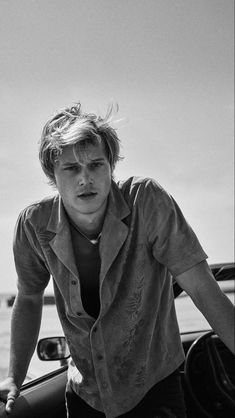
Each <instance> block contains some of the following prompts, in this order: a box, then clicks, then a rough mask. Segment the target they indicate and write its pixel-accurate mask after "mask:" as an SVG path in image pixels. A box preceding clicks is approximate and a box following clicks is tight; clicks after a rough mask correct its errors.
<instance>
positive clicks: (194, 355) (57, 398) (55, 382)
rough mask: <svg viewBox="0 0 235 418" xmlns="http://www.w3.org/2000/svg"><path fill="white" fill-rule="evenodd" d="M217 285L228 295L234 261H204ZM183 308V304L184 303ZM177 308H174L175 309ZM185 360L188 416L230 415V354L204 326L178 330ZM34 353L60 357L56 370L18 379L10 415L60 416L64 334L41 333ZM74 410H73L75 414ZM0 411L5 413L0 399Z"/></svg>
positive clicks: (234, 373)
mask: <svg viewBox="0 0 235 418" xmlns="http://www.w3.org/2000/svg"><path fill="white" fill-rule="evenodd" d="M210 267H211V270H212V272H213V274H214V277H215V279H216V280H217V281H218V283H219V285H220V286H221V288H222V289H223V291H224V292H225V293H226V294H227V295H228V296H229V297H230V298H232V299H233V298H234V276H235V265H234V263H221V264H213V265H211V266H210ZM173 288H174V295H175V298H176V302H177V304H178V309H179V305H180V303H178V301H179V302H180V300H183V299H184V297H185V296H184V293H183V291H182V289H181V288H180V286H179V285H178V284H177V283H176V282H173ZM187 309H189V308H187ZM177 313H178V312H177ZM181 340H182V344H183V347H184V351H185V361H184V364H183V365H182V366H181V369H180V374H181V379H182V385H183V389H184V394H185V401H186V405H187V410H188V418H206V417H207V418H217V417H218V418H232V417H234V416H235V362H234V355H233V354H232V353H231V352H230V351H229V350H228V349H227V348H226V346H225V345H224V344H223V343H222V341H221V340H220V339H219V338H218V336H217V335H216V334H215V333H214V332H213V331H212V330H211V329H210V327H209V325H208V327H207V326H206V327H205V326H204V327H201V328H200V327H199V328H198V329H195V326H194V328H193V329H187V330H186V331H183V332H181ZM37 354H38V357H39V358H40V360H42V361H45V362H51V361H58V360H59V361H60V367H59V368H58V369H57V370H54V371H50V372H49V373H47V374H45V375H44V376H41V377H39V378H37V379H33V380H31V381H29V382H28V383H26V384H24V385H23V387H22V390H21V394H20V396H19V398H18V399H17V401H16V404H15V407H14V410H13V412H12V414H11V417H12V418H15V417H17V418H28V417H31V418H32V417H33V418H34V417H43V418H65V417H66V409H65V402H64V393H65V386H66V381H67V362H68V359H69V356H70V354H69V351H68V347H67V344H66V341H65V338H64V336H62V335H60V336H51V337H48V338H42V339H40V340H39V341H38V344H37ZM78 412H79V411H78ZM78 416H79V415H78ZM0 417H1V418H3V417H6V413H5V405H4V403H2V402H0Z"/></svg>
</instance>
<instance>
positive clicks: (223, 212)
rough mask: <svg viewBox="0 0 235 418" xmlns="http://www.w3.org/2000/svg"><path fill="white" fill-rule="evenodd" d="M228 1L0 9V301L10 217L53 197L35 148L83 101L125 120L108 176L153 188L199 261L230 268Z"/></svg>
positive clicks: (58, 1)
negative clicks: (179, 221)
mask: <svg viewBox="0 0 235 418" xmlns="http://www.w3.org/2000/svg"><path fill="white" fill-rule="evenodd" d="M233 6H234V2H233V0H20V1H19V0H15V1H14V0H0V54H1V65H0V74H1V76H0V77H1V78H0V80H1V81H0V83H1V84H0V88H1V101H0V107H1V109H0V115H1V153H0V170H1V172H0V182H1V207H0V210H1V216H0V248H1V258H0V271H1V276H0V292H5V291H13V292H14V291H15V290H16V274H15V269H14V264H13V257H12V236H13V229H14V225H15V222H16V219H17V216H18V213H19V211H20V210H21V209H23V208H24V207H25V206H26V205H27V204H29V203H31V202H32V201H34V200H37V199H40V198H42V197H44V196H45V195H48V194H51V193H52V190H51V189H50V187H49V186H48V185H47V180H46V178H45V176H44V175H43V173H42V172H41V168H40V165H39V162H38V157H37V150H38V145H37V142H38V139H39V137H40V134H41V129H42V126H43V124H44V123H45V122H46V121H47V119H48V118H49V117H50V115H51V114H52V113H54V111H56V110H57V109H60V108H61V107H63V106H66V105H70V104H72V103H74V102H76V101H81V103H82V104H83V108H84V110H86V111H94V112H101V114H104V113H105V111H106V107H107V104H108V103H109V102H110V100H111V99H113V100H114V101H116V102H118V103H119V107H120V112H119V116H120V117H123V118H125V123H122V125H121V126H120V129H119V136H120V138H121V140H122V143H123V147H122V153H123V155H125V160H124V161H123V162H121V163H119V166H118V168H117V170H116V178H117V179H124V178H126V177H128V176H131V175H142V176H150V177H154V178H155V179H157V180H158V181H159V182H160V183H161V185H162V186H163V187H165V188H166V189H167V190H168V191H169V192H170V193H171V194H172V195H173V196H174V198H175V199H176V200H177V202H178V203H179V205H180V206H181V208H182V210H183V212H184V214H185V216H186V218H187V219H188V221H189V223H190V224H191V225H192V227H193V229H194V230H195V232H196V233H197V234H198V236H199V239H200V241H201V243H202V245H203V247H204V249H205V251H206V252H207V253H208V255H209V262H210V263H214V262H222V261H231V260H233V253H234V250H233V164H234V161H233V112H234V98H233V83H234V79H233V58H234V57H233V48H234V45H233V14H234V11H233Z"/></svg>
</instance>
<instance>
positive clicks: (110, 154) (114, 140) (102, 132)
mask: <svg viewBox="0 0 235 418" xmlns="http://www.w3.org/2000/svg"><path fill="white" fill-rule="evenodd" d="M117 112H118V106H117V105H115V104H113V103H112V104H110V105H109V107H108V109H107V113H106V115H105V117H103V118H102V117H101V116H97V115H95V114H93V113H84V112H82V108H81V103H76V104H75V105H73V106H71V107H66V108H64V109H61V110H60V111H59V112H57V113H56V114H55V115H54V116H53V117H52V118H51V119H50V120H49V121H48V122H47V123H46V124H45V126H44V128H43V131H42V135H41V139H40V141H39V160H40V163H41V166H42V169H43V171H44V173H45V174H46V176H47V177H48V178H49V183H50V184H51V185H53V186H55V176H54V166H55V164H56V161H57V159H58V157H59V156H60V155H61V153H62V152H63V149H64V148H65V147H68V146H73V148H74V153H75V155H76V158H77V159H78V160H79V162H81V163H83V162H84V160H85V159H86V149H87V146H88V145H90V144H92V145H96V144H97V143H102V144H103V145H104V149H105V152H106V155H107V158H108V161H109V163H110V167H111V170H112V172H113V170H114V168H115V166H116V163H117V161H119V160H120V159H122V157H121V156H120V140H119V138H118V136H117V133H116V129H115V128H114V127H112V126H111V125H112V122H113V121H114V120H115V115H116V113H117Z"/></svg>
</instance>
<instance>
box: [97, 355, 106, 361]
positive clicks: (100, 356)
mask: <svg viewBox="0 0 235 418" xmlns="http://www.w3.org/2000/svg"><path fill="white" fill-rule="evenodd" d="M96 358H97V360H103V358H104V356H102V354H97V356H96Z"/></svg>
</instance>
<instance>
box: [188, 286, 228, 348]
mask: <svg viewBox="0 0 235 418" xmlns="http://www.w3.org/2000/svg"><path fill="white" fill-rule="evenodd" d="M205 295H206V297H205ZM192 300H193V302H194V303H195V305H196V306H197V308H198V309H199V310H200V311H201V312H202V314H203V315H204V317H205V318H206V319H207V321H208V322H209V324H210V325H211V327H212V329H213V330H214V331H215V333H216V334H218V336H219V337H220V339H221V340H222V341H223V342H224V344H225V345H226V346H227V347H228V348H229V349H230V350H231V351H232V352H233V354H235V337H234V326H235V308H234V306H233V304H232V302H231V301H230V300H229V299H228V298H227V296H226V295H224V294H223V292H221V290H220V288H219V286H218V285H217V283H216V286H213V287H211V286H210V285H208V284H205V285H204V286H203V287H201V288H200V292H198V293H197V294H196V295H194V296H192Z"/></svg>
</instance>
